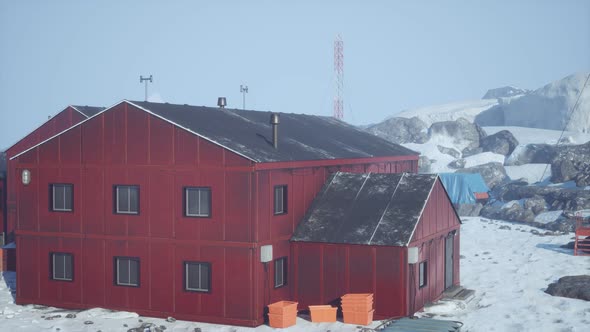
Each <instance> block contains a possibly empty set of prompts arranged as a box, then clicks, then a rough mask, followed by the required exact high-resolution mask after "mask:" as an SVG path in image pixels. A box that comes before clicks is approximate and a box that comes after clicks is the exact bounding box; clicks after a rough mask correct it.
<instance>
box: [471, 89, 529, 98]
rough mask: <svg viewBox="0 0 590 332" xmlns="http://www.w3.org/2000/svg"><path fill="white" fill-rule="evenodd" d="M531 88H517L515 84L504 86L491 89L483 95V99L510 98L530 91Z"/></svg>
mask: <svg viewBox="0 0 590 332" xmlns="http://www.w3.org/2000/svg"><path fill="white" fill-rule="evenodd" d="M529 92H530V90H526V89H521V88H516V87H513V86H504V87H501V88H495V89H490V90H488V91H487V92H486V94H485V95H484V96H483V97H482V99H497V98H510V97H515V96H519V95H524V94H527V93H529Z"/></svg>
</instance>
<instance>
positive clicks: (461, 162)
mask: <svg viewBox="0 0 590 332" xmlns="http://www.w3.org/2000/svg"><path fill="white" fill-rule="evenodd" d="M465 164H467V161H466V160H465V159H463V158H461V159H456V160H453V161H451V162H450V163H449V164H448V165H447V166H449V167H450V168H453V169H461V168H463V167H465Z"/></svg>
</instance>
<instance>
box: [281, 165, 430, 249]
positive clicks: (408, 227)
mask: <svg viewBox="0 0 590 332" xmlns="http://www.w3.org/2000/svg"><path fill="white" fill-rule="evenodd" d="M437 179H438V176H437V175H436V174H413V173H398V174H376V173H368V174H353V173H342V172H337V173H334V174H332V176H331V178H330V179H328V181H327V182H326V184H325V185H324V187H323V188H322V190H321V191H320V193H318V195H317V196H316V198H315V199H314V201H313V203H312V206H311V208H310V209H309V210H308V212H307V214H306V216H305V217H304V218H303V221H301V222H300V223H299V226H298V227H297V229H296V231H295V233H294V234H293V236H292V238H291V241H298V242H323V243H341V244H364V245H383V246H407V245H408V244H409V243H410V241H411V239H412V236H413V233H414V230H415V229H416V226H417V225H418V221H419V220H420V217H421V215H422V212H423V210H424V207H425V206H426V202H427V201H428V197H429V196H430V192H431V191H432V189H433V188H434V185H435V183H436V181H437Z"/></svg>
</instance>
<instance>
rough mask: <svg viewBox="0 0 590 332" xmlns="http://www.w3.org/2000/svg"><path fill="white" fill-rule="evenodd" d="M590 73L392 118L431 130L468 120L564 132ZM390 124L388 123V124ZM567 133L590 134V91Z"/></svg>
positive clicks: (505, 89) (494, 91)
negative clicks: (415, 121)
mask: <svg viewBox="0 0 590 332" xmlns="http://www.w3.org/2000/svg"><path fill="white" fill-rule="evenodd" d="M587 77H588V73H583V72H582V73H576V74H573V75H570V76H568V77H565V78H563V79H560V80H557V81H555V82H552V83H550V84H547V85H545V86H544V87H542V88H539V89H537V90H534V91H529V90H524V89H520V88H515V87H510V86H508V87H502V88H497V89H491V90H489V91H488V92H487V93H486V94H485V95H484V98H483V99H481V100H468V101H460V102H455V103H448V104H443V105H434V106H427V107H421V108H417V109H412V110H407V111H403V112H400V113H397V114H395V115H394V116H393V117H389V118H388V119H387V120H390V119H391V118H394V117H395V118H412V117H418V118H419V119H420V120H422V121H424V122H425V123H426V126H428V127H429V126H430V125H431V124H432V123H435V122H441V121H454V120H457V119H458V118H461V117H462V118H465V119H467V120H468V121H470V122H475V123H477V124H479V125H480V126H518V127H531V128H542V129H553V130H561V129H563V127H564V125H566V122H568V117H569V113H570V112H571V110H572V108H573V106H574V104H575V103H576V100H577V98H578V95H579V94H580V91H581V90H582V88H583V86H584V83H585V81H586V78H587ZM387 120H386V121H387ZM566 130H568V131H573V132H582V133H589V132H590V87H586V89H585V90H584V92H583V93H582V95H581V96H580V102H579V105H578V107H577V108H576V110H575V111H574V112H573V114H572V115H571V119H570V120H569V123H567V127H566Z"/></svg>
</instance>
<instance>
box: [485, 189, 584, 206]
mask: <svg viewBox="0 0 590 332" xmlns="http://www.w3.org/2000/svg"><path fill="white" fill-rule="evenodd" d="M494 195H495V197H496V198H497V199H499V200H501V201H504V202H509V201H512V200H520V199H527V198H535V199H538V198H539V197H541V198H543V200H544V201H545V202H546V203H547V206H548V208H549V210H551V211H553V210H565V211H577V210H584V209H590V190H584V189H582V188H556V187H539V186H528V185H526V184H523V183H520V182H512V183H508V184H504V185H501V186H499V187H496V188H495V189H494Z"/></svg>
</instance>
